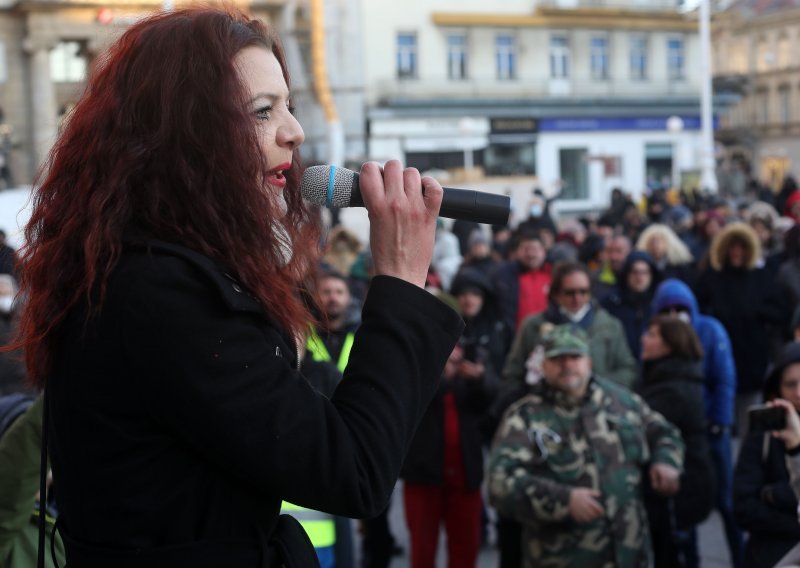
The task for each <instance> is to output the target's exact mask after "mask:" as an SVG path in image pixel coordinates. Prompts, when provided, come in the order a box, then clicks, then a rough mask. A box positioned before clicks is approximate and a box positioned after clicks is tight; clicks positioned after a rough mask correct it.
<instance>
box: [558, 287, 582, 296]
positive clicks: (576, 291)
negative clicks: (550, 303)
mask: <svg viewBox="0 0 800 568" xmlns="http://www.w3.org/2000/svg"><path fill="white" fill-rule="evenodd" d="M589 292H590V290H589V288H564V289H563V290H561V292H559V294H563V295H564V296H571V297H573V298H574V297H576V296H588V295H589Z"/></svg>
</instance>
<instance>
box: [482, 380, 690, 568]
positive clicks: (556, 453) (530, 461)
mask: <svg viewBox="0 0 800 568" xmlns="http://www.w3.org/2000/svg"><path fill="white" fill-rule="evenodd" d="M682 462H683V442H682V440H681V437H680V433H679V432H678V430H677V429H676V428H675V427H673V426H672V425H671V424H670V423H669V422H667V421H666V420H665V419H664V417H662V416H661V415H660V414H658V413H657V412H655V411H653V410H651V409H650V408H649V407H648V406H647V404H646V403H645V402H644V401H642V399H641V398H639V397H638V396H637V395H635V394H633V393H631V392H630V391H628V390H627V389H624V388H622V387H619V386H617V385H615V384H613V383H611V382H610V381H605V380H603V379H598V378H592V379H591V380H590V382H589V386H588V391H587V393H586V395H585V397H583V398H582V399H580V400H576V399H570V398H569V397H568V396H567V395H566V394H565V393H564V392H561V391H558V390H556V389H554V388H552V387H551V386H550V385H548V384H547V383H546V382H545V381H542V382H541V383H539V384H537V385H536V386H535V387H534V389H533V390H532V392H531V394H529V395H527V396H525V397H524V398H522V399H521V400H519V401H518V402H516V403H514V404H513V405H512V406H511V407H510V408H509V409H508V411H507V413H506V415H505V417H504V419H503V421H502V423H501V425H500V427H499V429H498V431H497V434H496V437H495V440H494V444H493V446H492V451H491V455H490V458H489V494H490V499H491V502H492V504H493V505H494V506H495V507H496V508H497V510H498V511H499V512H500V513H501V514H503V515H506V516H508V517H511V518H514V519H517V520H518V521H520V522H522V523H523V526H524V532H523V547H524V551H523V556H524V558H525V567H526V568H529V567H533V566H536V567H537V568H549V567H552V568H562V567H580V568H592V567H598V568H599V567H603V568H606V567H609V568H611V567H616V568H626V567H640V566H641V567H647V566H648V564H649V562H650V556H651V553H650V536H649V534H648V531H647V517H646V512H645V508H644V504H643V502H642V499H641V493H642V474H643V473H646V472H645V470H646V468H647V467H648V465H649V464H651V463H665V464H668V465H671V466H673V467H676V468H678V469H680V468H681V467H682ZM573 487H589V488H593V489H596V490H599V491H600V492H601V494H602V496H601V497H600V503H601V505H602V506H603V509H604V516H602V517H601V518H599V519H597V520H595V521H592V522H589V523H577V522H576V521H574V520H573V519H572V518H571V517H570V514H569V495H570V490H571V488H573Z"/></svg>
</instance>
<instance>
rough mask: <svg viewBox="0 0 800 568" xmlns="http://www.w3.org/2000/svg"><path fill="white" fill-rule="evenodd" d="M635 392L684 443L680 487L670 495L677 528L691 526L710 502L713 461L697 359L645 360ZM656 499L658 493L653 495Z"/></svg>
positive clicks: (667, 358)
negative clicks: (678, 433)
mask: <svg viewBox="0 0 800 568" xmlns="http://www.w3.org/2000/svg"><path fill="white" fill-rule="evenodd" d="M638 390H639V394H640V396H641V397H642V398H643V399H644V400H645V402H647V404H648V405H649V406H650V408H652V409H653V410H655V411H656V412H658V413H660V414H661V415H662V416H664V418H666V419H667V420H668V421H669V422H671V423H672V424H673V425H675V426H676V427H677V428H678V430H680V432H681V437H682V438H683V443H684V445H685V447H686V449H685V457H684V473H683V474H682V475H681V488H680V491H679V492H678V494H677V495H676V496H675V497H674V498H673V500H674V506H675V522H676V526H677V528H679V529H684V528H689V527H692V526H694V525H696V524H698V523H700V522H702V521H703V520H705V518H706V517H707V516H708V514H709V513H710V512H711V509H712V508H713V505H714V495H715V487H716V483H715V479H714V465H713V463H712V462H711V453H710V450H709V447H708V435H707V428H706V417H705V407H704V402H703V367H702V364H701V362H700V361H691V360H687V359H678V358H676V357H663V358H661V359H657V360H654V361H645V363H644V368H643V373H642V382H641V384H640V385H639V389H638ZM656 499H658V497H656Z"/></svg>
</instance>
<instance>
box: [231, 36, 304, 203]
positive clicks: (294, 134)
mask: <svg viewBox="0 0 800 568" xmlns="http://www.w3.org/2000/svg"><path fill="white" fill-rule="evenodd" d="M234 64H235V65H236V68H237V69H238V72H239V79H240V80H241V82H242V84H243V85H244V88H245V93H246V94H247V99H248V105H249V108H248V110H249V111H250V113H251V114H252V116H253V119H254V120H256V121H257V125H256V133H257V135H258V144H259V148H260V149H261V152H262V153H263V154H264V156H265V157H266V160H267V167H268V168H269V176H268V178H267V184H268V185H269V188H270V189H271V191H273V192H274V193H275V194H276V195H282V193H283V189H284V187H286V177H284V173H285V172H286V171H287V170H288V169H289V168H290V167H291V165H292V154H293V153H294V150H295V148H297V147H298V146H300V144H302V143H303V140H304V138H305V135H304V134H303V129H302V127H301V126H300V123H299V122H297V119H296V118H295V117H294V115H293V114H292V107H291V99H290V96H289V87H287V85H286V81H285V80H284V78H283V71H282V70H281V65H280V63H278V59H277V58H276V57H275V55H274V54H273V53H272V52H271V51H269V50H267V49H265V48H263V47H246V48H245V49H243V50H242V51H240V52H239V53H238V54H236V57H235V58H234ZM280 202H281V203H283V200H282V199H281V200H280Z"/></svg>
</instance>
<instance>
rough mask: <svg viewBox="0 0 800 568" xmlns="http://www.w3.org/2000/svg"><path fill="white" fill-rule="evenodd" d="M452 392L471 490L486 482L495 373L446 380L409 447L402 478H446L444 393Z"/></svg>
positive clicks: (422, 480) (414, 480)
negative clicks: (486, 436) (486, 430)
mask: <svg viewBox="0 0 800 568" xmlns="http://www.w3.org/2000/svg"><path fill="white" fill-rule="evenodd" d="M448 391H452V392H453V395H454V397H455V404H456V409H457V411H458V425H459V435H460V441H461V452H462V455H463V458H464V473H465V477H466V482H467V487H466V489H467V490H468V491H472V490H475V489H478V488H479V487H480V485H481V481H483V435H482V430H481V427H482V422H483V419H484V416H485V414H486V411H487V410H488V408H489V405H490V404H491V403H492V401H493V400H494V397H495V395H496V392H497V379H496V376H494V375H493V374H492V373H489V374H487V375H486V376H485V377H484V378H483V379H482V380H480V381H467V380H464V379H460V378H455V379H453V380H452V381H450V382H445V381H443V382H442V383H441V385H440V386H439V390H438V392H437V393H436V396H435V397H434V398H433V401H431V404H430V406H429V407H428V410H427V412H425V416H423V418H422V422H421V423H420V425H419V428H418V429H417V433H416V435H415V436H414V440H413V441H412V443H411V448H410V449H409V450H408V455H407V456H406V460H405V463H404V464H403V469H402V472H401V477H402V478H403V479H404V480H405V481H408V482H411V483H418V484H422V485H441V484H442V482H443V480H444V421H445V409H444V396H445V394H446V393H447V392H448Z"/></svg>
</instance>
